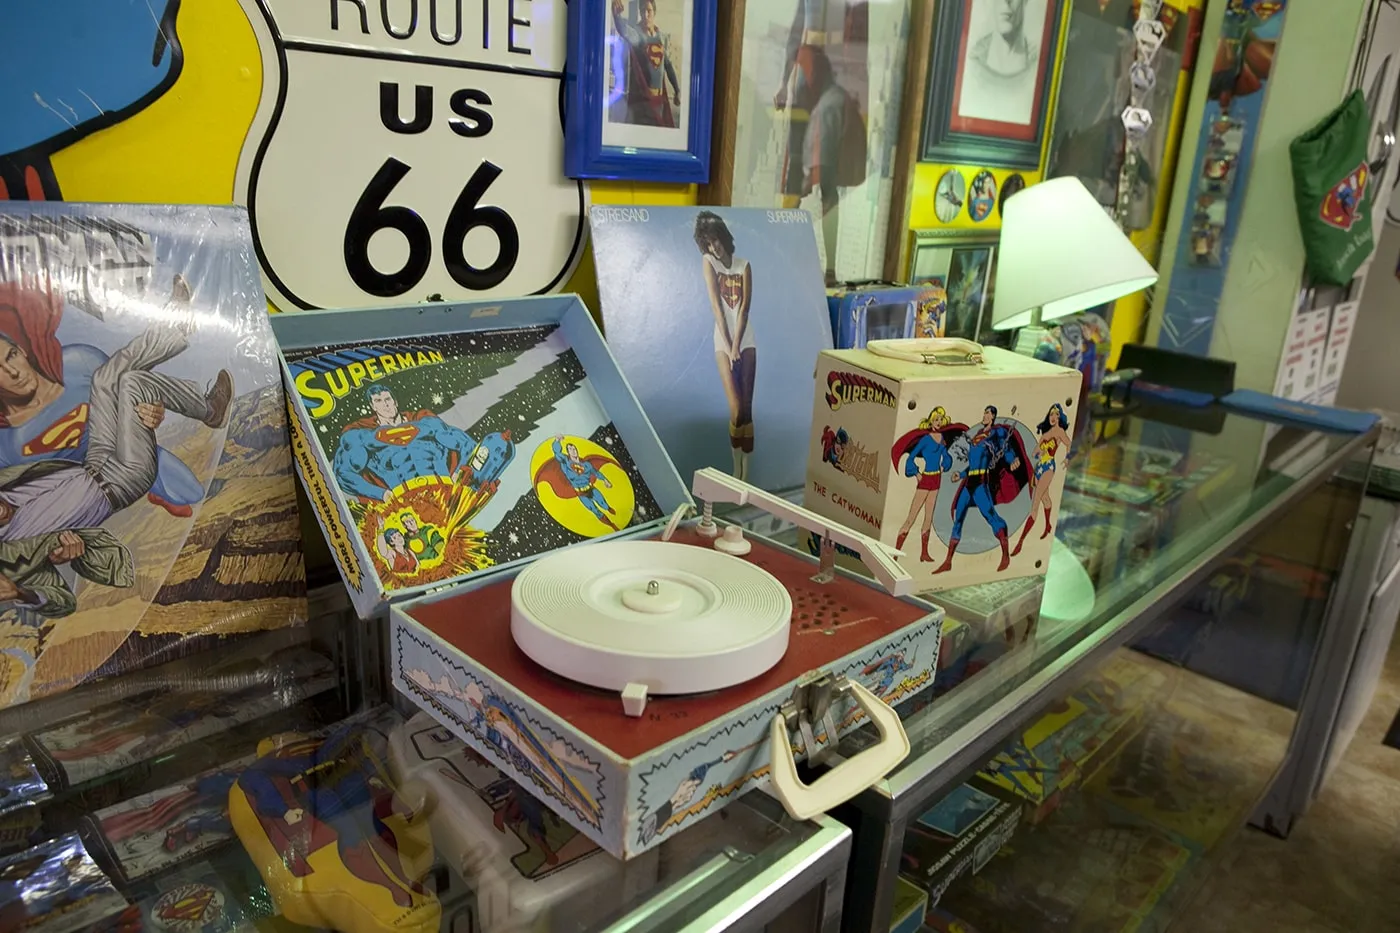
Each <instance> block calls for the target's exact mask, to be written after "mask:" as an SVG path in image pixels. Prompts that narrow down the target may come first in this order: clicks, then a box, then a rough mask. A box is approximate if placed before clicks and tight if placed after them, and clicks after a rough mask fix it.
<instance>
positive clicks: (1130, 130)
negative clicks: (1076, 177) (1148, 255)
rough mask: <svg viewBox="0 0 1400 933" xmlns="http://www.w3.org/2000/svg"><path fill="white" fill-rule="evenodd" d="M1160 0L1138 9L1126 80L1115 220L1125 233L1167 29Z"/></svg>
mask: <svg viewBox="0 0 1400 933" xmlns="http://www.w3.org/2000/svg"><path fill="white" fill-rule="evenodd" d="M1161 12H1162V0H1142V2H1141V4H1140V5H1139V6H1138V16H1137V22H1135V23H1134V24H1133V43H1134V45H1135V46H1136V50H1137V51H1136V55H1135V60H1134V61H1133V65H1132V68H1131V70H1130V71H1129V75H1128V76H1129V78H1130V81H1131V90H1130V92H1129V97H1128V106H1127V108H1126V109H1124V111H1123V114H1122V120H1123V135H1124V140H1123V166H1122V168H1120V169H1119V171H1118V201H1117V204H1116V206H1115V210H1114V217H1115V219H1116V220H1117V222H1118V226H1119V227H1121V228H1123V229H1124V230H1127V229H1128V228H1129V226H1130V224H1131V222H1132V221H1131V214H1132V205H1133V189H1134V187H1135V185H1136V182H1137V177H1138V174H1139V173H1140V171H1141V167H1142V163H1143V159H1144V154H1143V150H1144V148H1145V145H1146V140H1147V137H1148V135H1149V134H1150V133H1151V132H1152V111H1151V110H1149V109H1148V108H1147V103H1148V101H1149V99H1150V97H1151V94H1152V90H1153V89H1154V88H1155V87H1156V86H1157V69H1156V67H1155V62H1156V60H1157V53H1158V52H1159V51H1160V50H1161V48H1162V45H1163V44H1164V43H1165V42H1166V41H1167V27H1166V26H1164V25H1163V24H1162V23H1161V21H1160V20H1159V19H1158V16H1159V15H1160V14H1161Z"/></svg>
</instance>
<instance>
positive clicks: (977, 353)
mask: <svg viewBox="0 0 1400 933" xmlns="http://www.w3.org/2000/svg"><path fill="white" fill-rule="evenodd" d="M865 349H867V350H869V351H870V352H871V353H874V354H875V355H876V356H885V357H889V358H890V359H894V360H907V361H908V362H911V363H926V364H929V365H943V366H970V365H973V364H976V363H980V362H982V345H981V344H980V343H975V342H974V341H971V340H963V339H962V338H961V337H926V338H921V339H911V340H872V341H870V342H869V343H867V344H866V345H865ZM950 356H951V357H953V358H952V359H950V358H949V357H950Z"/></svg>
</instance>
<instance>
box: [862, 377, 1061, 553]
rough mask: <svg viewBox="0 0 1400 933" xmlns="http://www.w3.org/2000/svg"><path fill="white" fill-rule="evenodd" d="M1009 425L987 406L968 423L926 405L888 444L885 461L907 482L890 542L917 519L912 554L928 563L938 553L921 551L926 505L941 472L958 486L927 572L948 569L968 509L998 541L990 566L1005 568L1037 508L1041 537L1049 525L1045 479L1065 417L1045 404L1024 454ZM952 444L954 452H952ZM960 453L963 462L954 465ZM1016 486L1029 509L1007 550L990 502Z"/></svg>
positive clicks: (929, 521) (929, 516)
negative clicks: (944, 546) (908, 496)
mask: <svg viewBox="0 0 1400 933" xmlns="http://www.w3.org/2000/svg"><path fill="white" fill-rule="evenodd" d="M1016 424H1017V422H1016V421H1014V420H1013V419H1005V418H998V417H997V409H996V406H994V405H988V406H987V407H986V408H985V409H983V411H982V418H981V421H980V423H979V424H977V425H976V426H975V427H969V426H968V425H965V424H962V423H959V422H955V421H953V420H952V418H951V417H949V415H948V412H947V411H946V410H945V409H944V408H942V407H938V408H935V409H933V410H932V411H931V412H929V414H928V417H926V418H924V419H923V420H922V421H920V422H919V426H918V427H917V428H915V429H914V430H913V431H910V432H909V433H907V434H905V435H904V436H903V437H901V438H899V439H898V440H897V441H895V443H894V446H893V447H892V448H891V449H890V460H891V462H892V464H893V465H894V467H895V469H896V470H902V471H903V475H904V476H905V477H906V478H908V479H913V480H914V481H915V488H914V498H913V500H912V501H911V502H910V503H909V512H908V514H907V515H906V516H905V518H904V522H903V524H902V525H901V526H900V529H899V535H898V537H897V538H896V539H895V547H897V548H901V549H902V548H903V547H904V542H905V541H906V539H907V538H908V537H909V534H910V532H911V531H912V530H913V528H914V526H915V524H918V525H919V539H920V543H921V548H920V551H919V560H920V561H921V562H924V563H932V562H934V561H935V560H937V559H938V558H937V557H935V556H934V555H933V554H931V553H929V538H930V537H931V536H932V533H933V519H934V512H933V510H934V505H935V503H936V501H937V499H938V493H939V490H940V488H941V487H942V485H943V475H944V474H945V473H948V474H951V476H950V481H951V482H954V483H960V484H961V485H960V486H959V487H958V489H957V491H956V492H955V493H954V494H953V497H952V513H953V524H952V530H951V532H950V533H949V536H948V550H947V553H946V554H945V555H944V556H943V559H942V563H940V564H939V566H938V568H937V569H936V570H934V573H947V572H948V571H949V570H952V569H953V557H954V555H955V554H956V553H957V550H958V544H959V542H960V541H961V539H962V532H963V526H964V523H965V522H966V521H967V517H968V513H969V512H971V511H972V510H973V509H974V508H975V509H976V510H977V513H978V514H979V515H980V516H981V517H982V520H983V521H985V522H986V523H987V526H988V527H989V528H990V529H991V531H992V534H993V535H994V536H995V537H996V540H997V544H998V545H999V546H1000V548H1001V562H1000V564H998V566H997V570H998V571H1003V570H1006V569H1007V567H1009V566H1010V565H1011V558H1012V557H1015V556H1016V555H1017V554H1020V553H1021V548H1022V546H1023V545H1024V544H1025V542H1026V538H1027V536H1028V535H1029V534H1030V532H1031V529H1032V528H1033V527H1034V525H1035V521H1036V518H1037V516H1038V515H1039V514H1040V513H1041V512H1042V511H1043V512H1044V514H1045V530H1044V531H1043V532H1042V533H1041V538H1046V537H1048V536H1049V535H1050V534H1051V533H1052V532H1053V530H1054V526H1053V524H1052V522H1051V513H1052V510H1053V508H1054V502H1053V501H1052V500H1051V486H1052V485H1053V483H1052V481H1053V480H1054V477H1055V469H1056V460H1055V458H1056V456H1057V455H1059V454H1060V453H1061V452H1062V451H1063V452H1064V453H1065V454H1068V452H1069V446H1070V442H1069V433H1068V431H1069V416H1068V415H1067V414H1066V413H1065V410H1064V408H1063V407H1062V406H1060V405H1058V404H1056V405H1052V406H1051V407H1050V410H1049V411H1048V412H1047V413H1046V415H1045V420H1044V421H1042V422H1041V423H1040V424H1039V425H1038V426H1037V427H1036V433H1037V434H1038V435H1039V440H1038V443H1037V445H1036V450H1035V454H1034V456H1033V457H1032V456H1030V455H1028V454H1027V451H1026V449H1025V445H1024V444H1023V443H1022V440H1021V434H1020V432H1019V431H1018V430H1017V428H1016ZM955 445H956V447H957V454H958V456H957V457H955V456H954V448H955ZM964 458H965V460H966V464H965V465H962V463H961V461H962V460H963V459H964ZM1023 490H1025V491H1027V493H1028V494H1029V496H1030V515H1029V517H1028V518H1027V519H1026V523H1025V525H1024V526H1023V527H1022V529H1021V534H1020V536H1019V538H1018V539H1017V541H1016V545H1015V549H1014V550H1013V549H1012V547H1011V541H1010V529H1009V528H1008V526H1007V523H1006V520H1005V519H1004V518H1002V516H1001V515H1000V514H998V511H997V509H998V507H999V506H1006V505H1008V504H1010V503H1011V502H1014V501H1015V500H1016V499H1017V497H1019V496H1020V495H1021V494H1022V491H1023ZM921 519H922V520H921Z"/></svg>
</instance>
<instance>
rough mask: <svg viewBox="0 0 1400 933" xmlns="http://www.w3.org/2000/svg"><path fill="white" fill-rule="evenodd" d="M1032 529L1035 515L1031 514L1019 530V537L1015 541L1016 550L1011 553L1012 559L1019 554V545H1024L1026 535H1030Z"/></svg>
mask: <svg viewBox="0 0 1400 933" xmlns="http://www.w3.org/2000/svg"><path fill="white" fill-rule="evenodd" d="M1034 527H1035V515H1034V514H1032V515H1031V517H1030V518H1028V519H1026V524H1025V525H1024V526H1023V527H1022V528H1021V537H1019V538H1017V539H1016V549H1015V550H1013V551H1012V552H1011V556H1012V557H1015V556H1016V555H1017V554H1019V553H1021V545H1023V544H1025V543H1026V535H1028V534H1030V533H1031V529H1032V528H1034Z"/></svg>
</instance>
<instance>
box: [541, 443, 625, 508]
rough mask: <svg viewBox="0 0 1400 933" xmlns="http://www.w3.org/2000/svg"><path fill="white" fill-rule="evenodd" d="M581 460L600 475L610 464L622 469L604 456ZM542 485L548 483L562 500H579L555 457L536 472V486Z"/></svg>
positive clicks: (592, 456) (592, 455) (596, 455)
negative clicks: (591, 466) (589, 464)
mask: <svg viewBox="0 0 1400 933" xmlns="http://www.w3.org/2000/svg"><path fill="white" fill-rule="evenodd" d="M579 459H580V460H582V461H583V462H585V463H591V464H592V465H593V469H595V470H597V471H598V472H599V473H601V472H603V467H605V466H607V465H608V464H612V465H613V466H615V467H617V468H618V469H619V470H620V469H622V465H621V464H619V463H618V462H617V461H616V460H614V459H613V458H612V457H605V456H603V455H602V454H585V455H583V456H581V457H579ZM540 483H548V484H549V488H550V489H551V490H553V492H554V495H555V496H557V497H558V498H560V499H576V498H578V490H577V489H575V488H574V487H573V484H572V483H570V482H569V479H568V477H566V476H565V475H564V468H563V467H561V466H560V465H559V461H558V460H556V459H555V458H554V457H550V458H549V459H548V460H546V461H545V462H544V463H542V464H540V468H539V469H538V470H536V471H535V486H536V487H538V486H539V485H540Z"/></svg>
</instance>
